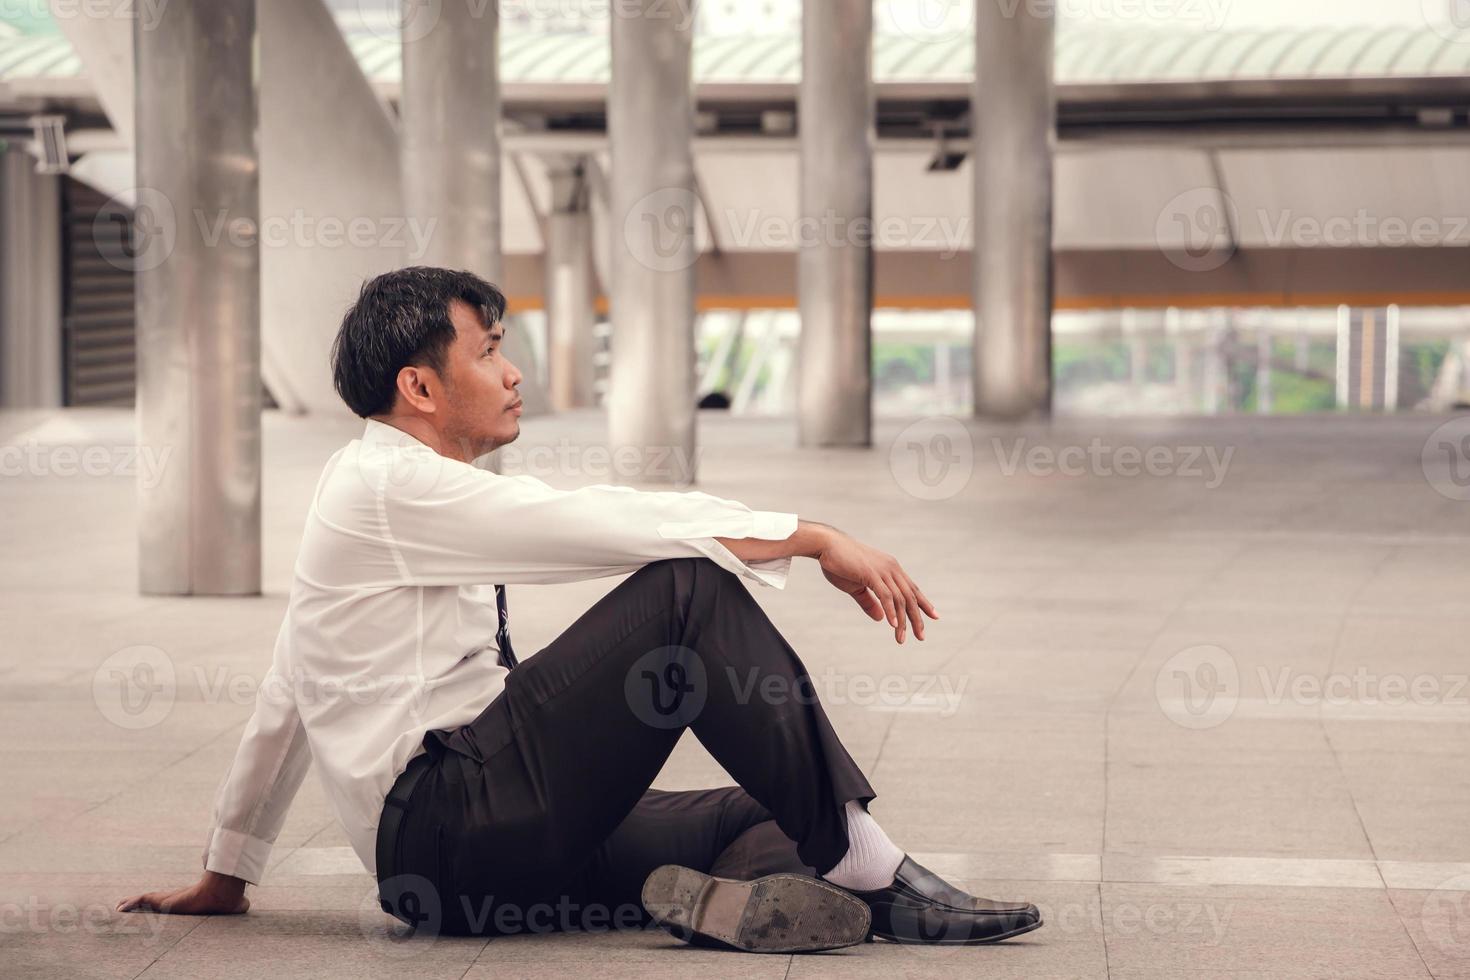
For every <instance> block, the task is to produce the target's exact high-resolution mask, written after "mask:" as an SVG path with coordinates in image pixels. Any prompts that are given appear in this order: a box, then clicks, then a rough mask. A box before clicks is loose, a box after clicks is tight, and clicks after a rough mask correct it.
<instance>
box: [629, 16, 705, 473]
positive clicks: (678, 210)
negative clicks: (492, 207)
mask: <svg viewBox="0 0 1470 980" xmlns="http://www.w3.org/2000/svg"><path fill="white" fill-rule="evenodd" d="M692 21H693V4H692V0H630V2H629V3H624V4H623V5H622V8H621V9H620V10H619V11H617V12H615V13H614V15H613V17H612V29H611V33H612V78H611V82H610V85H609V88H608V104H607V128H608V139H609V142H610V149H611V156H612V176H611V180H610V182H609V183H610V186H611V191H612V194H611V198H612V207H611V209H610V211H611V213H610V215H609V218H610V222H609V224H610V232H611V238H612V240H613V247H612V278H611V288H610V290H609V292H610V300H611V305H612V324H613V332H612V365H611V368H612V369H611V373H610V378H609V389H608V399H607V406H608V429H609V440H610V442H611V444H612V449H613V452H614V453H615V454H618V453H621V454H622V456H621V459H622V460H623V464H620V467H619V470H620V472H621V473H633V471H635V470H636V473H633V475H634V477H635V478H636V479H638V480H642V481H645V482H657V483H675V484H683V483H692V482H693V481H694V478H695V476H696V467H695V428H694V418H695V414H694V413H695V407H694V406H695V401H694V388H695V377H694V373H695V358H694V287H695V282H694V262H695V259H696V258H697V251H696V247H697V244H696V241H695V224H694V223H695V216H696V214H697V211H698V202H697V199H696V197H695V194H694V155H693V150H692V147H691V143H690V141H691V139H692V138H693V135H694V104H693V93H692V82H691V74H690V71H691V64H690V53H691V52H690V39H691V33H692V26H693V25H692ZM635 461H636V462H635Z"/></svg>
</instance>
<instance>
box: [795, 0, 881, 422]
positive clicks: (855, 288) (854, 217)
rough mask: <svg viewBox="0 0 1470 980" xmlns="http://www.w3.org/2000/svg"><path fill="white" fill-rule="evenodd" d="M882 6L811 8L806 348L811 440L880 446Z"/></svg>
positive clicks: (826, 1)
mask: <svg viewBox="0 0 1470 980" xmlns="http://www.w3.org/2000/svg"><path fill="white" fill-rule="evenodd" d="M872 50H873V5H872V2H871V0H822V2H807V3H803V4H802V15H801V51H802V55H801V61H802V68H801V97H800V105H799V111H798V120H799V127H800V146H801V224H800V227H801V228H803V229H812V230H814V231H815V232H816V235H815V239H814V240H813V239H805V240H802V241H801V242H800V252H799V254H798V258H797V282H798V291H799V305H800V308H801V346H800V357H799V372H798V375H797V433H798V441H799V442H800V444H801V445H803V446H866V445H869V444H870V443H871V442H872V428H873V424H872V421H873V420H872V416H873V398H872V393H873V384H872V339H871V338H872V333H871V330H870V322H869V321H870V318H871V316H872V310H873V246H872V227H873V140H874V105H873V71H872Z"/></svg>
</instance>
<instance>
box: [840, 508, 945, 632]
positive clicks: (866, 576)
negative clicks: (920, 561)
mask: <svg viewBox="0 0 1470 980" xmlns="http://www.w3.org/2000/svg"><path fill="white" fill-rule="evenodd" d="M816 559H817V561H818V563H819V564H820V565H821V566H822V574H823V575H825V576H827V581H829V582H831V583H832V584H833V585H835V586H836V587H837V588H839V589H841V590H842V591H843V592H846V593H847V594H848V595H850V596H852V598H853V601H854V602H856V603H857V604H858V606H859V607H860V608H861V609H862V611H863V612H865V613H867V614H868V616H869V617H870V618H872V619H873V620H875V621H876V620H882V619H884V618H887V620H888V625H889V626H892V627H893V635H894V638H895V639H897V640H898V642H899V643H902V642H903V638H904V633H905V632H906V631H907V629H908V627H909V625H910V624H912V626H913V629H914V636H916V637H918V638H919V639H921V640H922V639H923V638H924V616H928V617H929V618H930V619H938V618H939V613H938V612H937V611H935V609H934V604H933V603H931V602H930V601H929V600H928V598H927V597H926V596H925V595H924V593H923V592H922V591H920V589H919V587H918V586H917V585H915V584H914V580H913V579H911V578H909V576H908V573H907V572H905V571H904V570H903V566H902V565H900V564H899V563H898V559H897V558H894V557H893V556H892V555H890V554H887V553H886V552H882V551H879V550H878V549H877V548H873V547H870V546H868V545H865V544H863V543H862V542H861V541H858V540H857V539H856V538H852V537H849V536H848V535H846V534H843V533H842V532H841V531H838V530H836V529H835V528H834V529H831V533H830V534H829V535H828V536H827V539H826V542H825V543H824V545H823V547H822V549H821V551H819V552H818V553H817V555H816Z"/></svg>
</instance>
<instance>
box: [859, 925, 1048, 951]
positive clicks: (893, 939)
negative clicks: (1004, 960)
mask: <svg viewBox="0 0 1470 980" xmlns="http://www.w3.org/2000/svg"><path fill="white" fill-rule="evenodd" d="M1044 925H1046V923H1045V921H1043V920H1041V919H1037V920H1036V921H1035V922H1033V923H1031V924H1030V925H1026V926H1021V927H1020V928H1019V929H1012V930H1011V931H1010V932H1002V933H999V934H997V935H994V936H986V937H984V938H983V939H907V938H900V937H898V936H887V935H884V934H883V933H878V932H875V933H873V938H875V939H881V940H883V941H885V942H890V943H897V944H899V945H902V946H987V945H989V944H990V943H999V942H1004V941H1005V940H1007V939H1014V938H1016V937H1017V936H1023V935H1025V934H1026V933H1028V932H1034V931H1036V930H1037V929H1040V928H1041V927H1042V926H1044Z"/></svg>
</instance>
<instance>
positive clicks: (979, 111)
mask: <svg viewBox="0 0 1470 980" xmlns="http://www.w3.org/2000/svg"><path fill="white" fill-rule="evenodd" d="M1054 27H1055V11H1054V10H1053V9H1052V7H1051V6H1050V5H1047V4H1039V5H1031V4H1021V5H1019V6H1016V5H1014V4H1007V3H1001V2H999V0H975V83H974V89H973V92H972V94H971V99H970V120H971V123H970V133H971V137H970V147H971V159H972V161H973V165H974V179H975V185H974V198H973V201H972V205H973V207H974V212H975V221H974V225H975V241H974V263H975V272H974V276H973V283H974V305H975V413H976V414H977V415H983V416H991V417H997V418H1019V417H1021V416H1025V415H1029V414H1031V413H1033V412H1046V411H1048V410H1049V409H1050V405H1051V302H1052V256H1051V243H1052V158H1053V153H1054V148H1055V144H1056V97H1055V93H1054V90H1053V85H1052V58H1053V50H1052V37H1053V31H1054Z"/></svg>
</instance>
